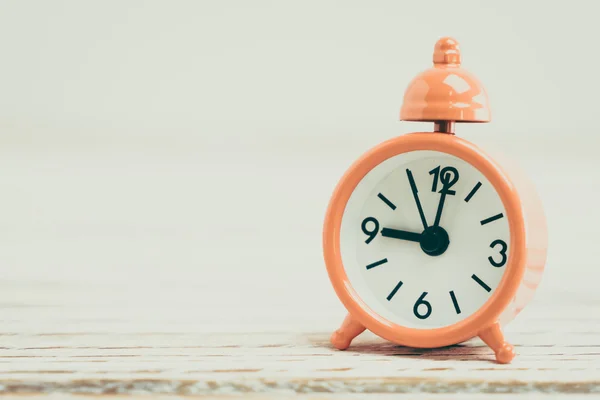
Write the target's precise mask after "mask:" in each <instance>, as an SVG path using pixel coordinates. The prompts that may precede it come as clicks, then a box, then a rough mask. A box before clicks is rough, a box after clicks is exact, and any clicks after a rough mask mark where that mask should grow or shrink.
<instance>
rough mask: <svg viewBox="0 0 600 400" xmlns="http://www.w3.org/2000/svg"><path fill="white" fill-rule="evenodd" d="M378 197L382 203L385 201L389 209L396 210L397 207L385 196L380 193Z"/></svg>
mask: <svg viewBox="0 0 600 400" xmlns="http://www.w3.org/2000/svg"><path fill="white" fill-rule="evenodd" d="M377 197H379V198H380V199H381V201H383V202H384V203H385V204H386V205H387V206H388V207H389V208H391V209H392V210H395V209H396V205H395V204H394V203H392V202H391V201H390V200H389V199H388V198H387V197H385V196H384V195H382V194H381V193H379V194H378V195H377Z"/></svg>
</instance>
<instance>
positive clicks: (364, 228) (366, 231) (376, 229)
mask: <svg viewBox="0 0 600 400" xmlns="http://www.w3.org/2000/svg"><path fill="white" fill-rule="evenodd" d="M369 222H372V223H373V224H375V226H374V227H373V229H372V230H369V229H368V227H367V224H368V223H369ZM360 227H361V228H362V231H363V232H364V234H365V235H367V236H369V237H368V238H367V240H365V243H366V244H369V243H371V241H372V240H373V239H375V236H377V233H378V232H379V222H378V221H377V220H376V219H375V218H373V217H367V218H365V219H364V220H363V222H362V224H361V226H360Z"/></svg>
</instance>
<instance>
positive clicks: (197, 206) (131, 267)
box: [0, 0, 600, 330]
mask: <svg viewBox="0 0 600 400" xmlns="http://www.w3.org/2000/svg"><path fill="white" fill-rule="evenodd" d="M598 11H600V8H599V6H598V5H597V4H596V2H592V1H583V0H581V1H570V2H550V1H528V2H524V1H502V2H498V1H495V2H490V1H487V2H483V1H452V2H450V1H430V2H425V1H423V2H418V1H397V0H396V1H371V2H367V1H302V2H292V1H241V0H240V1H216V0H215V1H116V0H115V1H76V0H72V1H53V2H46V1H42V0H39V1H33V0H32V1H16V0H15V1H3V2H2V3H0V57H1V60H2V63H0V206H1V208H0V290H2V291H3V293H8V295H7V296H8V297H7V298H10V299H11V300H10V303H11V304H13V305H17V306H18V305H19V304H21V303H25V302H30V303H31V302H32V301H33V302H35V301H38V302H40V303H44V304H48V306H49V311H48V320H49V321H50V320H52V321H54V322H56V321H57V320H58V321H62V322H61V323H62V324H64V329H78V327H80V326H81V324H84V323H85V316H86V313H87V312H88V310H89V309H91V308H95V309H99V308H100V309H102V310H104V311H103V312H105V313H106V318H107V322H106V323H107V324H110V323H111V322H110V321H113V320H114V319H118V318H121V319H122V321H134V320H135V321H137V322H136V323H140V321H156V320H159V321H160V322H161V323H164V326H165V328H164V329H169V325H168V324H169V321H172V319H175V317H176V316H177V315H189V318H190V319H200V320H202V321H205V324H206V326H207V329H208V328H210V329H224V330H226V329H230V328H232V327H234V326H240V324H241V325H242V326H255V324H256V326H260V329H266V327H267V326H271V327H273V328H278V329H279V328H282V327H284V328H290V329H291V327H293V326H296V325H294V322H298V321H300V322H301V323H305V324H307V325H311V324H313V323H314V324H318V323H322V324H328V325H327V326H329V325H331V326H334V325H335V324H336V323H337V322H338V320H339V319H341V317H342V314H343V312H342V311H343V310H342V306H341V305H340V304H339V302H338V300H337V298H335V295H334V293H333V290H332V289H331V287H330V285H329V282H328V279H327V276H326V273H325V268H324V264H323V261H322V258H321V224H322V219H323V216H324V212H325V207H326V205H327V201H328V199H329V195H330V194H331V191H332V190H333V187H334V186H335V184H336V183H337V180H338V179H339V178H340V176H341V175H342V173H343V172H344V170H345V169H346V168H347V167H348V166H349V165H350V163H351V162H352V161H353V160H354V159H356V158H357V157H358V156H359V155H360V154H361V153H362V152H364V151H365V150H367V149H368V148H369V147H372V146H373V145H375V144H377V143H379V142H381V141H383V140H386V139H388V138H391V137H393V136H396V135H399V134H402V133H406V132H410V131H414V130H423V129H427V130H429V129H430V127H429V126H428V125H427V124H415V123H400V122H398V121H397V119H398V111H399V108H400V105H401V101H402V95H403V92H404V88H405V87H406V85H407V84H408V82H409V81H410V80H411V79H412V77H413V76H414V75H415V74H416V73H418V72H419V71H421V70H423V69H425V68H428V67H429V65H430V62H431V53H432V49H433V45H434V43H435V41H436V40H437V39H438V38H439V37H441V36H447V35H449V36H454V37H455V38H456V39H458V40H459V42H460V43H461V49H462V54H463V65H464V66H465V67H466V68H467V69H469V70H471V71H472V72H473V73H475V74H476V75H477V76H478V77H479V78H480V79H481V80H482V81H483V82H484V84H485V85H486V87H487V90H488V93H489V95H490V99H491V104H492V111H493V122H492V123H491V124H484V125H477V124H473V125H460V126H458V128H457V133H458V134H459V135H462V136H464V137H466V138H468V139H469V140H472V141H474V142H476V143H478V144H481V145H482V146H484V147H485V148H488V149H491V150H499V151H502V152H505V153H510V155H511V156H512V157H513V158H514V159H516V160H517V161H519V162H520V163H521V164H522V166H523V167H524V169H525V170H526V171H527V172H528V173H529V174H530V175H531V176H532V178H533V180H534V181H535V182H536V183H537V185H538V188H539V191H540V193H541V195H542V198H543V199H544V203H545V207H546V211H547V214H548V220H549V226H550V245H551V248H550V253H549V263H548V268H549V270H548V273H547V276H546V279H545V281H544V283H543V284H542V289H541V292H540V295H539V299H538V300H536V301H545V300H544V299H551V298H553V299H555V298H560V296H558V297H557V293H559V294H560V293H563V291H565V290H567V289H568V290H570V291H573V290H575V291H576V289H577V287H579V286H578V285H581V286H583V285H594V284H596V283H595V282H596V280H595V279H593V278H590V274H591V275H593V276H596V277H597V276H598V272H597V268H596V266H595V264H597V262H596V261H595V260H596V259H597V255H596V249H595V247H597V246H596V240H597V239H596V238H597V237H598V233H597V232H596V229H595V227H596V226H598V223H599V222H600V216H599V214H598V209H597V196H598V193H600V191H599V190H598V189H597V187H598V184H599V183H600V180H599V179H598V175H597V174H598V170H599V167H600V162H599V161H597V156H596V155H597V151H598V145H599V144H600V140H599V138H598V137H599V128H598V126H599V125H598V115H599V113H598V110H597V108H598V106H597V105H598V104H599V102H598V99H597V93H599V92H600V82H599V81H598V76H599V75H598V72H597V68H598V63H599V61H600V52H599V51H598V39H597V38H598V37H599V35H600V28H599V27H598V24H597V14H598ZM594 274H595V275H594ZM84 281H85V282H89V281H93V282H95V283H96V287H97V291H92V292H89V289H86V291H82V293H81V300H80V302H79V303H78V304H77V305H70V308H68V311H65V307H66V305H65V304H66V302H67V300H66V299H64V298H62V297H61V293H62V292H61V290H60V287H61V285H69V286H77V285H78V284H80V283H81V282H84ZM48 283H52V286H48V285H47V284H48ZM164 285H178V286H179V287H180V288H181V290H180V291H179V293H180V297H179V298H169V299H165V298H162V297H161V296H160V290H161V287H164ZM215 288H218V290H217V293H218V295H217V296H216V297H217V298H215V294H214V293H215V290H214V289H215ZM107 293H110V295H108V296H107ZM207 293H211V294H210V295H208V294H207ZM307 298H310V299H311V301H310V302H309V303H304V300H306V299H307ZM216 305H218V310H217V311H215V310H216V308H215V307H216ZM317 305H318V306H317ZM534 310H535V309H534ZM15 312H17V311H15ZM18 312H20V313H23V312H27V311H26V310H23V309H21V310H18ZM178 313H179V314H178ZM6 315H8V314H5V316H4V318H5V321H6V320H7V319H6V318H9V317H7V316H6ZM62 316H64V318H63V317H62ZM61 318H63V319H61ZM41 323H44V321H39V320H38V321H32V327H31V329H36V326H37V324H41ZM323 326H324V325H323Z"/></svg>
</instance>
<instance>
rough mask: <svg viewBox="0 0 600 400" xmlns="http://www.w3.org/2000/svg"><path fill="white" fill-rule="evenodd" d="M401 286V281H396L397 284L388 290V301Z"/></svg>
mask: <svg viewBox="0 0 600 400" xmlns="http://www.w3.org/2000/svg"><path fill="white" fill-rule="evenodd" d="M401 287H402V281H400V282H398V284H397V285H396V286H395V287H394V289H393V290H392V291H391V292H390V294H388V297H387V301H390V300H391V299H392V298H393V297H394V295H395V294H396V292H397V291H398V289H400V288H401Z"/></svg>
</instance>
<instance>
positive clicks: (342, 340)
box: [330, 314, 365, 350]
mask: <svg viewBox="0 0 600 400" xmlns="http://www.w3.org/2000/svg"><path fill="white" fill-rule="evenodd" d="M364 331H365V327H364V326H362V325H361V324H360V323H359V322H358V321H357V320H355V319H354V318H353V317H352V316H351V315H350V314H348V315H346V318H344V322H342V326H340V328H339V329H338V330H337V331H335V332H333V334H332V335H331V339H330V341H331V344H332V345H333V347H335V348H336V349H338V350H346V349H347V348H348V347H350V343H351V342H352V339H354V338H355V337H357V336H358V335H360V334H361V333H363V332H364Z"/></svg>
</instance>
